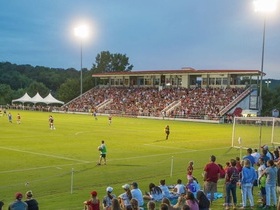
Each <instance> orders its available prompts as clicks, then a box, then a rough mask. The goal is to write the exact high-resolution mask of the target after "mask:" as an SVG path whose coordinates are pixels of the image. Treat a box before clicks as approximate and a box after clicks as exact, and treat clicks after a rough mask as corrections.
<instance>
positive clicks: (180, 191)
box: [173, 179, 186, 196]
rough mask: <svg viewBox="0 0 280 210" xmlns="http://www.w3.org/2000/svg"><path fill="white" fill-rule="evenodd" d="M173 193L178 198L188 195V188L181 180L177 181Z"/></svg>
mask: <svg viewBox="0 0 280 210" xmlns="http://www.w3.org/2000/svg"><path fill="white" fill-rule="evenodd" d="M173 192H174V193H175V194H176V195H178V196H179V195H183V194H186V187H185V185H183V184H182V180H181V179H178V180H177V184H176V185H175V187H174V189H173Z"/></svg>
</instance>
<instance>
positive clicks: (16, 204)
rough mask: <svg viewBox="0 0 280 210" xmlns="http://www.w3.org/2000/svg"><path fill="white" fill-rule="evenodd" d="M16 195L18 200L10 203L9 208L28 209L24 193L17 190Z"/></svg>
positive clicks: (9, 209) (13, 209)
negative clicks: (23, 199)
mask: <svg viewBox="0 0 280 210" xmlns="http://www.w3.org/2000/svg"><path fill="white" fill-rule="evenodd" d="M15 197H16V200H15V201H14V202H12V203H11V204H10V205H9V208H8V210H27V209H28V206H27V203H25V202H23V201H22V193H20V192H17V193H16V195H15Z"/></svg>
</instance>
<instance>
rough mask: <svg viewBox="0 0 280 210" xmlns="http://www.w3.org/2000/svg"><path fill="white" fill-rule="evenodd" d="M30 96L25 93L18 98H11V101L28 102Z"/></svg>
mask: <svg viewBox="0 0 280 210" xmlns="http://www.w3.org/2000/svg"><path fill="white" fill-rule="evenodd" d="M30 100H31V97H30V96H29V95H28V93H25V94H24V95H23V96H22V97H20V98H18V99H14V100H12V102H13V103H14V102H21V103H25V102H30Z"/></svg>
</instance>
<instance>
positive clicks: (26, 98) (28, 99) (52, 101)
mask: <svg viewBox="0 0 280 210" xmlns="http://www.w3.org/2000/svg"><path fill="white" fill-rule="evenodd" d="M12 102H13V103H14V102H21V103H33V104H37V103H44V104H64V102H63V101H59V100H57V99H56V98H54V97H53V96H52V94H51V93H49V95H47V96H46V97H45V98H42V96H41V95H40V94H39V93H36V95H35V96H34V97H32V98H31V97H30V96H29V95H28V94H27V93H25V94H24V95H23V96H22V97H21V98H18V99H15V100H12Z"/></svg>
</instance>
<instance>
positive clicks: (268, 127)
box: [231, 117, 280, 150]
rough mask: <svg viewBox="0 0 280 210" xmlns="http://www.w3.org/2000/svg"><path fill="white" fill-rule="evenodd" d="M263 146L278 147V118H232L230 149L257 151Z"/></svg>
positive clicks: (279, 130) (279, 138) (279, 142)
mask: <svg viewBox="0 0 280 210" xmlns="http://www.w3.org/2000/svg"><path fill="white" fill-rule="evenodd" d="M264 144H266V145H268V146H269V147H273V148H274V147H275V146H276V145H280V118H275V117H235V118H234V121H233V129H232V142H231V146H232V147H234V148H244V149H245V148H252V149H254V148H257V149H259V148H260V147H261V146H262V145H264ZM271 150H273V149H271Z"/></svg>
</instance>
